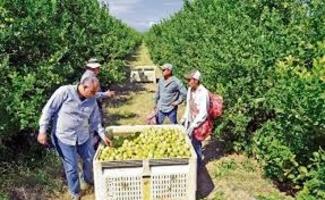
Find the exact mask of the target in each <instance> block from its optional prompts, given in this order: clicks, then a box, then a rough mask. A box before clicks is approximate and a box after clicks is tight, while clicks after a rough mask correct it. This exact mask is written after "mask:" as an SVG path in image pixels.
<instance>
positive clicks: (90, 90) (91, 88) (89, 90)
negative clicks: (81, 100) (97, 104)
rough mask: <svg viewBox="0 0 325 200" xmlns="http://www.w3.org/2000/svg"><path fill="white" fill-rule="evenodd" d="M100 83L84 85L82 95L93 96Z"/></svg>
mask: <svg viewBox="0 0 325 200" xmlns="http://www.w3.org/2000/svg"><path fill="white" fill-rule="evenodd" d="M98 87H99V86H98V84H92V85H83V90H82V91H80V92H81V95H82V96H84V97H85V98H87V99H88V98H91V97H93V96H95V95H96V93H97V91H98Z"/></svg>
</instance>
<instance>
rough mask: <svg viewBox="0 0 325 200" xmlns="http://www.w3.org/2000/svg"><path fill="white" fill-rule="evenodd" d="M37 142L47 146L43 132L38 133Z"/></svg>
mask: <svg viewBox="0 0 325 200" xmlns="http://www.w3.org/2000/svg"><path fill="white" fill-rule="evenodd" d="M37 141H38V142H39V143H41V144H42V145H47V135H46V133H44V132H39V133H38V136H37Z"/></svg>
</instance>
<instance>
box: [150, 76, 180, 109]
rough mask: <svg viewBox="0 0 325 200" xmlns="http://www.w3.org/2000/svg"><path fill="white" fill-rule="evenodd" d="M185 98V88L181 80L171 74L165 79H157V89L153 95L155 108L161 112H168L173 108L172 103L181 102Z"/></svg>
mask: <svg viewBox="0 0 325 200" xmlns="http://www.w3.org/2000/svg"><path fill="white" fill-rule="evenodd" d="M185 98H186V88H185V87H184V85H183V84H182V82H181V81H180V80H179V79H177V78H176V77H174V76H172V77H169V78H168V79H167V80H165V79H164V78H163V77H162V78H160V79H159V82H158V89H157V92H156V95H155V102H156V106H157V108H158V109H159V110H160V111H162V112H170V111H171V110H173V109H174V108H175V106H173V105H172V103H173V102H175V103H176V104H177V105H178V104H180V103H182V102H183V101H184V100H185Z"/></svg>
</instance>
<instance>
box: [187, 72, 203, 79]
mask: <svg viewBox="0 0 325 200" xmlns="http://www.w3.org/2000/svg"><path fill="white" fill-rule="evenodd" d="M185 78H186V79H195V80H198V81H199V80H200V79H201V73H200V72H199V71H198V70H196V71H194V72H190V73H188V74H186V75H185Z"/></svg>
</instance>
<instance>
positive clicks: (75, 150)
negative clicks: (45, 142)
mask: <svg viewBox="0 0 325 200" xmlns="http://www.w3.org/2000/svg"><path fill="white" fill-rule="evenodd" d="M52 139H53V142H54V145H55V147H56V150H57V151H58V153H59V156H60V158H61V161H62V163H63V167H64V171H65V175H66V178H67V181H68V187H69V191H70V193H71V194H72V195H80V182H79V176H78V154H79V156H80V158H81V159H82V161H83V165H82V168H83V178H84V180H85V181H86V182H87V183H89V184H93V182H94V181H93V168H92V161H93V157H94V154H95V151H94V148H93V146H92V144H91V139H90V138H89V139H88V140H87V141H86V142H85V143H83V144H81V145H78V144H76V145H68V144H64V143H62V142H61V141H60V140H59V139H57V138H56V137H55V136H54V137H52Z"/></svg>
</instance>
